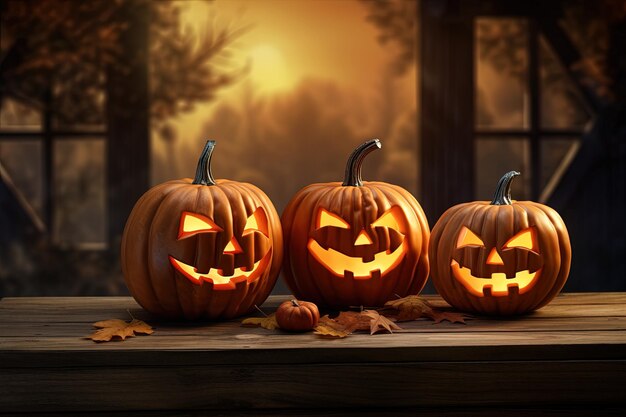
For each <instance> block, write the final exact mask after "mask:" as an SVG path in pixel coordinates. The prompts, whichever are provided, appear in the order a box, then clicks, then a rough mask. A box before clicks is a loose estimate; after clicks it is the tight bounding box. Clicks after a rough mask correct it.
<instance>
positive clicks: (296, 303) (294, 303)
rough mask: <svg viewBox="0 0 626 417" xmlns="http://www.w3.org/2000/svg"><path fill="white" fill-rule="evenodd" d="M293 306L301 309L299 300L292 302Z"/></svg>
mask: <svg viewBox="0 0 626 417" xmlns="http://www.w3.org/2000/svg"><path fill="white" fill-rule="evenodd" d="M291 305H292V306H294V307H300V303H298V300H291Z"/></svg>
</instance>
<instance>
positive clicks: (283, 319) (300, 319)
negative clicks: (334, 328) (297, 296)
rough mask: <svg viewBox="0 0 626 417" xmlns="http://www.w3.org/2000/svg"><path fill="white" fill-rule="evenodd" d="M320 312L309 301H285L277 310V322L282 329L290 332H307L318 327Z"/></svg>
mask: <svg viewBox="0 0 626 417" xmlns="http://www.w3.org/2000/svg"><path fill="white" fill-rule="evenodd" d="M319 319H320V312H319V310H318V309H317V306H316V305H315V304H313V303H309V302H307V301H298V300H290V301H285V302H284V303H282V304H281V305H280V306H278V309H277V310H276V322H277V323H278V325H279V326H280V328H281V329H283V330H287V331H290V332H306V331H309V330H312V329H313V328H314V327H315V326H317V322H318V321H319Z"/></svg>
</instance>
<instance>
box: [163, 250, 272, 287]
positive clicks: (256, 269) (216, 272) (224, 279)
mask: <svg viewBox="0 0 626 417" xmlns="http://www.w3.org/2000/svg"><path fill="white" fill-rule="evenodd" d="M271 252H272V251H271V249H270V250H269V251H268V252H267V253H266V254H265V256H264V257H263V258H262V259H261V260H260V261H257V262H255V263H254V266H253V267H252V268H251V269H250V270H249V271H248V270H246V268H235V269H234V270H233V274H232V275H228V276H224V275H222V274H223V273H224V271H222V270H221V269H216V268H211V269H210V270H209V272H207V273H199V272H198V269H197V268H194V267H193V266H191V265H189V264H186V263H184V262H181V261H179V260H178V259H176V258H174V257H173V256H170V257H169V260H170V263H171V264H172V266H173V267H174V268H175V269H176V270H177V271H178V272H180V273H181V274H182V275H183V276H184V277H186V278H187V279H189V281H191V282H192V283H194V284H196V285H202V284H203V283H204V282H205V281H206V282H212V283H213V289H214V290H234V289H235V286H236V284H237V283H238V282H242V281H248V282H254V281H256V280H257V279H258V278H259V276H260V275H261V273H262V272H263V271H265V269H266V268H267V265H268V264H269V260H270V254H271Z"/></svg>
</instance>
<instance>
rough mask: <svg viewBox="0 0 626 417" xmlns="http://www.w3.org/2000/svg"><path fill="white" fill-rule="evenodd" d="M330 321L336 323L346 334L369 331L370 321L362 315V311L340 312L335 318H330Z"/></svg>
mask: <svg viewBox="0 0 626 417" xmlns="http://www.w3.org/2000/svg"><path fill="white" fill-rule="evenodd" d="M366 311H367V310H366ZM332 320H334V321H336V322H337V323H339V324H340V325H341V326H343V327H344V328H345V329H346V330H347V331H348V332H350V333H352V332H355V331H357V330H369V328H370V321H371V320H372V319H371V318H370V317H367V316H365V315H363V312H362V311H361V312H356V311H342V312H341V313H339V315H338V316H337V317H334V318H332Z"/></svg>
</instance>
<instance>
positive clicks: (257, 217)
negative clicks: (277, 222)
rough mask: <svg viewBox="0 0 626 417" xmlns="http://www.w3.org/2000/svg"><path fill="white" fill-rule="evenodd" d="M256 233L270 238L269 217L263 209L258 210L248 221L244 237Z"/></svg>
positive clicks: (244, 229)
mask: <svg viewBox="0 0 626 417" xmlns="http://www.w3.org/2000/svg"><path fill="white" fill-rule="evenodd" d="M255 231H259V232H261V233H263V234H264V235H265V236H267V237H269V228H268V224H267V216H266V215H265V212H264V211H263V209H262V208H261V207H259V208H258V209H256V210H255V211H254V213H252V214H251V215H250V216H249V217H248V219H247V220H246V225H245V226H244V228H243V235H247V234H249V233H254V232H255Z"/></svg>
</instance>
